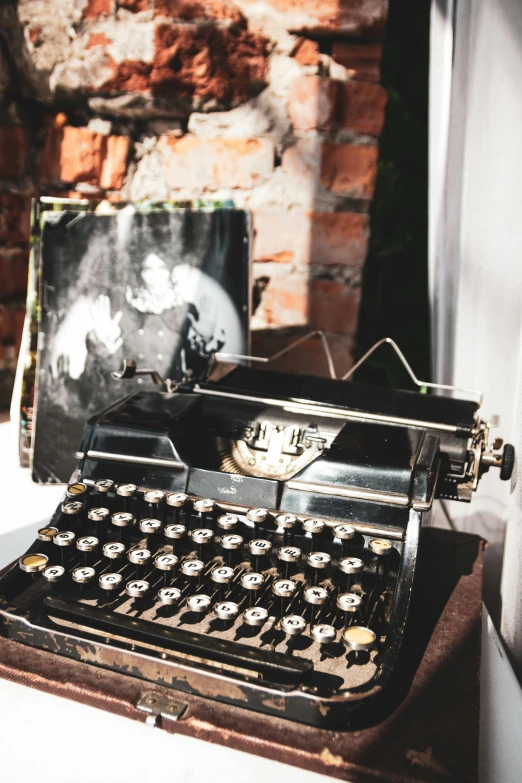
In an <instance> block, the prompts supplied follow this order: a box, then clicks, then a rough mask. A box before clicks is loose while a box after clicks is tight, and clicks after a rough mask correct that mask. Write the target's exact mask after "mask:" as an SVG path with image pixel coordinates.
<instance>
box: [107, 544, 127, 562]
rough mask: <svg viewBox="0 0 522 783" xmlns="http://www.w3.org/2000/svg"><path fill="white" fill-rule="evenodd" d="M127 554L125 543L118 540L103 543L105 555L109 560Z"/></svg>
mask: <svg viewBox="0 0 522 783" xmlns="http://www.w3.org/2000/svg"><path fill="white" fill-rule="evenodd" d="M124 554H125V544H122V543H120V542H118V541H110V542H109V543H108V544H104V545H103V555H104V557H106V558H108V559H109V560H119V559H120V558H122V557H123V555H124Z"/></svg>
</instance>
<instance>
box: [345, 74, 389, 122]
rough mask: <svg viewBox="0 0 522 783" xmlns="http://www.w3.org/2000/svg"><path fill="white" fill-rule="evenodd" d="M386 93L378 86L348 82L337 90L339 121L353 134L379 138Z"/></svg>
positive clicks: (369, 83) (386, 98) (386, 97)
mask: <svg viewBox="0 0 522 783" xmlns="http://www.w3.org/2000/svg"><path fill="white" fill-rule="evenodd" d="M387 100H388V93H387V92H386V90H385V89H384V87H381V86H380V84H372V83H371V82H358V81H349V82H345V83H344V84H343V85H341V86H340V89H339V120H340V123H341V125H342V126H343V127H344V128H348V129H349V130H351V131H354V132H355V133H365V134H368V135H369V136H380V134H381V131H382V126H383V124H384V111H385V109H386V102H387Z"/></svg>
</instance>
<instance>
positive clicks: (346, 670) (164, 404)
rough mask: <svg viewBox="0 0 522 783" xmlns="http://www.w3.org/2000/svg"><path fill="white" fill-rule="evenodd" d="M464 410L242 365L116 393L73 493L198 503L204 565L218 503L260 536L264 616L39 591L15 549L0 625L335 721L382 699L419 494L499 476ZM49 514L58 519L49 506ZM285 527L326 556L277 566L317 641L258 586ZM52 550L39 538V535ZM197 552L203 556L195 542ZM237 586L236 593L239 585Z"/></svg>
mask: <svg viewBox="0 0 522 783" xmlns="http://www.w3.org/2000/svg"><path fill="white" fill-rule="evenodd" d="M478 407H479V406H478V404H477V403H475V402H471V401H466V400H457V399H450V398H444V397H438V396H428V395H422V394H416V393H413V392H403V391H391V390H388V389H381V388H378V387H372V386H366V385H362V384H357V383H345V382H342V381H338V380H330V379H323V378H316V377H308V376H294V375H287V374H284V373H277V372H268V371H263V370H256V369H252V368H250V367H243V366H236V367H233V368H231V369H229V370H228V371H226V372H224V373H221V375H220V377H218V376H216V379H215V380H214V379H213V377H212V376H210V378H209V379H207V380H205V381H201V380H200V381H199V382H191V381H187V382H183V383H181V384H178V385H176V386H175V387H174V388H172V389H171V390H169V391H143V392H140V393H137V394H133V395H130V396H127V397H124V398H122V399H121V400H119V401H118V402H116V403H115V404H114V405H111V406H110V407H109V408H107V409H106V410H104V411H103V412H102V413H101V414H100V415H98V416H96V417H94V418H92V419H91V420H90V421H89V422H88V423H87V425H86V427H85V432H84V437H83V442H82V445H81V448H80V451H79V452H78V454H77V458H78V467H77V470H76V472H75V475H74V481H75V482H76V483H83V485H84V486H85V487H87V495H88V497H87V499H86V501H85V502H86V504H87V506H86V507H87V508H89V507H92V506H93V505H100V499H99V497H98V496H97V495H96V483H95V482H97V481H100V480H108V481H109V482H112V483H113V487H114V488H116V487H117V486H118V485H121V484H123V483H129V482H132V484H133V485H135V486H136V487H137V491H136V492H135V493H134V495H133V498H132V501H129V502H131V503H132V513H133V515H134V517H135V518H136V519H138V520H139V519H140V518H143V517H144V516H151V514H150V513H149V511H148V509H147V504H146V502H145V492H146V491H147V490H158V491H160V492H163V493H185V494H186V495H187V496H188V497H189V503H188V506H187V507H186V509H185V511H184V516H183V520H184V522H185V524H186V527H187V529H188V530H189V531H190V529H194V528H195V527H198V526H201V525H202V522H201V512H200V513H199V516H198V513H196V512H195V510H194V501H195V500H197V499H205V498H208V499H211V500H212V501H213V502H214V503H215V506H216V509H217V511H216V512H215V514H214V517H213V519H212V521H208V520H207V522H208V526H209V527H211V526H213V527H214V530H215V531H216V533H215V536H216V537H215V542H214V543H215V548H214V549H213V550H212V552H211V554H210V555H209V556H208V560H207V563H206V564H205V565H207V564H208V563H209V562H211V563H213V564H214V565H219V564H220V563H225V562H227V561H226V559H224V558H223V556H222V555H223V554H224V553H223V552H222V551H221V550H219V547H218V544H219V541H220V536H221V538H222V537H223V531H221V533H220V532H219V531H218V530H217V528H216V527H215V517H216V514H227V513H228V514H231V515H235V516H237V518H238V519H239V520H240V522H239V525H240V527H239V528H238V530H240V532H241V533H242V535H243V536H244V538H245V543H246V540H247V538H248V535H249V534H251V538H256V537H257V538H258V537H260V536H261V537H262V538H264V539H268V540H269V541H270V542H271V544H272V547H273V549H272V554H271V557H270V558H269V559H268V560H267V561H266V562H265V563H264V567H261V566H260V565H259V562H257V563H255V566H256V567H255V568H254V569H253V570H254V571H259V572H262V573H263V575H264V578H265V580H266V590H265V592H263V593H261V597H260V598H259V599H258V598H257V596H256V597H255V600H254V601H253V605H254V606H257V605H263V601H264V602H265V604H266V605H267V606H268V612H269V615H270V618H269V621H268V622H267V623H266V625H265V626H264V627H263V628H261V629H254V630H253V631H252V630H251V629H250V631H248V629H247V631H248V632H245V629H243V630H242V627H240V624H239V619H238V620H237V621H236V622H235V623H233V624H232V625H230V623H229V624H226V623H223V622H221V621H218V620H217V619H216V618H215V616H212V615H211V613H209V614H205V615H204V616H203V619H200V617H199V615H193V613H190V614H191V615H193V616H191V617H190V618H189V619H188V620H187V619H186V620H183V619H182V618H181V617H180V616H181V615H182V614H183V611H181V612H177V610H176V612H174V611H170V610H166V608H165V607H159V608H158V606H157V603H154V601H152V600H150V601H146V602H141V603H140V605H139V607H136V600H137V599H136V600H135V601H134V602H133V601H132V600H130V599H128V598H124V599H122V600H121V601H120V604H119V606H117V607H115V605H114V602H113V603H111V602H110V601H108V600H107V599H106V598H103V597H102V596H101V593H100V591H99V589H98V588H97V587H96V588H93V590H83V589H82V588H80V586H79V585H77V584H75V585H68V586H63V585H61V586H60V587H59V589H56V588H54V589H53V588H52V586H51V585H50V584H49V583H47V582H45V581H44V580H43V579H41V578H39V579H36V578H34V577H33V576H32V575H31V574H29V573H26V572H24V571H23V570H21V569H20V567H19V564H18V563H17V564H14V565H13V566H12V567H11V568H10V569H9V570H8V571H7V572H5V573H4V575H3V577H2V578H1V579H0V633H1V634H2V635H4V636H5V637H8V638H10V639H13V640H17V641H18V642H20V643H21V644H24V645H30V646H33V647H37V648H41V649H44V650H47V651H50V652H53V653H55V654H56V655H57V656H60V655H61V656H66V657H68V658H72V659H75V660H80V661H84V662H85V663H86V664H89V665H93V666H100V667H103V668H108V669H111V670H114V671H118V672H122V673H126V674H128V675H130V676H133V677H138V678H141V679H143V680H146V681H150V682H154V683H157V684H160V685H164V686H167V687H172V688H173V689H175V690H177V691H186V692H190V693H193V694H197V695H198V696H204V697H207V698H209V699H213V700H218V701H223V702H226V703H229V704H233V705H236V706H239V707H245V708H248V709H252V710H255V711H259V712H263V713H269V714H273V715H277V716H278V717H285V718H288V719H291V720H294V721H298V722H303V723H307V724H311V725H316V726H323V727H341V726H342V727H344V728H346V727H349V726H350V725H351V724H352V723H353V722H355V721H356V717H357V714H358V713H359V712H361V711H362V709H363V708H364V709H365V711H367V708H368V705H370V704H371V702H372V701H373V700H374V699H377V698H379V697H380V696H381V695H382V693H383V690H384V689H385V687H386V685H387V684H388V682H389V680H390V678H391V677H392V675H393V671H394V667H395V664H396V660H397V656H398V655H399V652H400V648H401V640H402V637H403V634H404V628H405V623H406V620H407V614H408V606H409V603H410V596H411V591H412V587H413V582H414V575H415V565H416V558H417V548H418V543H419V534H420V528H421V525H422V522H423V518H424V517H425V516H426V515H428V514H429V513H430V510H431V508H432V504H433V502H434V500H435V499H436V498H439V497H440V498H451V499H456V500H462V501H469V500H471V496H472V492H473V490H474V489H475V488H476V486H477V483H478V481H479V479H480V476H481V475H482V474H483V473H484V472H485V471H487V470H488V469H489V468H490V467H491V466H496V467H499V468H500V471H501V478H504V479H506V478H509V475H510V473H511V469H512V458H513V454H512V450H511V447H505V450H504V453H503V454H500V453H499V452H498V448H497V446H498V444H497V443H495V444H494V445H495V448H493V447H490V446H489V444H488V437H489V426H488V424H487V423H485V422H483V421H482V420H481V419H480V417H479V412H478ZM117 500H118V498H117V497H116V495H115V494H114V491H111V492H109V493H108V494H107V496H106V501H105V502H106V503H107V505H108V506H109V507H110V508H111V510H114V509H115V508H117V509H120V508H121V506H115V503H116V501H117ZM119 500H121V498H119ZM86 507H84V509H83V510H82V512H81V515H80V516H81V519H80V520H79V521H78V520H76V522H75V524H78V525H79V531H78V534H79V532H82V533H83V534H86V535H91V536H92V535H94V534H95V533H96V532H98V529H97V528H95V526H94V523H90V522H86V521H85V519H86V514H85V512H86ZM255 508H264V509H268V511H269V515H268V517H267V519H266V520H265V521H264V522H263V524H262V525H261V526H260V527H258V526H257V525H256V524H255V523H254V524H252V523H251V521H249V520H248V518H247V512H248V511H249V510H252V509H255ZM283 512H284V513H285V514H287V515H289V516H294V517H296V519H297V521H298V524H297V525H296V527H295V528H294V529H293V530H292V531H291V533H290V536H291V538H290V539H288V537H287V534H285V532H284V531H283V530H282V529H280V528H279V527H278V524H277V521H276V517H277V516H278V515H280V514H283ZM172 513H173V511H172V509H171V508H169V507H168V506H164V507H163V510H162V512H161V514H162V515H163V517H164V518H163V522H164V524H167V522H169V521H172V519H171V516H170V515H171V514H172ZM158 516H159V512H158ZM69 519H70V518H69ZM177 519H178V521H179V516H178V517H177ZM309 519H315V520H322V521H324V523H325V527H324V529H323V530H322V531H321V534H320V540H319V542H318V541H317V540H315V541H314V537H313V536H314V534H313V533H310V532H305V531H304V529H303V527H302V523H303V521H304V520H309ZM49 525H50V526H54V527H55V528H57V529H58V530H64V529H71V528H72V524H71V523H70V522H69V521H68V519H67V518H64V513H63V510H62V507H59V508H58V509H57V511H56V512H55V515H54V516H53V518H52V519H51V520H50V523H49ZM339 525H348V526H351V527H353V528H354V529H355V535H354V537H353V538H352V539H351V540H350V541H349V542H348V555H349V556H353V557H354V558H359V559H361V560H363V562H364V568H363V570H362V572H361V574H360V575H359V576H357V577H351V580H350V584H351V586H350V585H349V589H350V590H354V591H355V592H356V593H357V592H358V594H360V595H361V596H362V598H364V600H365V609H364V622H362V623H360V625H361V626H363V627H364V628H366V627H371V628H373V629H374V631H375V635H376V644H375V647H374V649H373V650H372V651H371V652H364V650H363V651H362V652H361V651H359V652H356V651H354V649H353V647H352V651H351V652H348V653H347V649H345V648H344V647H343V646H342V645H341V643H340V641H339V638H342V636H343V633H344V628H345V627H352V626H353V625H354V624H353V623H351V624H350V623H347V621H346V618H343V616H342V615H343V612H342V611H340V609H339V608H338V607H337V605H336V603H335V596H336V595H338V594H339V593H342V592H343V590H344V589H345V588H344V587H343V585H344V584H345V583H344V581H343V580H345V577H346V575H345V573H344V572H340V570H339V563H340V560H341V557H342V556H344V555H346V551H345V546H344V544H342V542H341V541H340V540H338V539H337V538H335V535H334V534H333V532H332V531H333V529H334V528H335V527H336V526H339ZM131 535H132V542H133V543H134V544H137V545H138V546H143V537H142V535H141V533H136V532H135V531H134V530H133V531H132V532H131ZM107 540H110V538H108V539H107ZM376 540H377V541H384V542H385V543H386V542H387V543H386V545H387V546H388V547H389V551H388V552H387V554H386V558H384V557H379V556H378V555H375V553H374V550H373V549H371V550H370V549H369V547H370V543H371V542H374V541H376ZM289 541H290V544H291V546H293V547H297V548H298V549H299V550H301V551H302V552H303V558H304V559H305V560H306V555H307V553H309V552H311V551H319V552H322V553H326V554H327V555H329V557H330V558H331V561H329V569H328V571H326V570H325V572H324V576H323V572H322V571H321V572H320V573H319V574H318V573H317V571H315V570H313V571H312V570H311V569H310V568H309V567H308V566H303V567H302V568H301V570H300V572H299V573H298V574H297V575H296V574H295V571H296V568H295V567H294V568H293V571H290V572H288V569H287V573H286V577H287V578H288V577H290V578H295V580H296V582H297V584H298V594H299V596H301V597H300V598H299V596H298V597H297V598H296V599H293V600H294V601H295V603H294V605H293V610H292V611H294V613H297V614H301V615H303V616H304V617H305V620H306V622H307V629H309V628H311V626H312V622H313V618H314V617H315V618H316V621H317V622H321V623H323V624H327V625H329V626H331V627H335V628H336V629H337V637H336V640H335V641H334V642H332V644H331V645H329V644H326V643H325V644H319V643H317V642H316V641H312V640H311V639H310V636H309V633H304V634H302V635H301V636H299V637H295V639H294V638H293V637H287V636H285V634H283V635H282V636H283V638H281V633H282V632H281V627H280V625H281V620H280V616H281V615H282V614H283V610H281V612H280V613H279V615H278V602H277V601H276V600H275V599H274V597H273V594H272V593H271V592H270V591H269V589H268V588H269V584H270V583H271V582H273V581H274V580H275V579H276V578H277V577H280V576H281V575H282V571H281V566H282V563H281V561H280V560H278V559H277V553H278V552H279V550H280V549H281V547H283V546H284V545H285V544H288V542H289ZM42 546H43V545H42V541H41V540H37V541H35V543H34V544H33V545H32V547H30V549H29V550H28V553H26V556H27V554H29V555H31V554H34V555H37V554H39V553H40V552H42ZM190 547H192V548H193V549H194V548H195V547H194V545H193V544H188V545H186V546H185V550H183V552H182V551H181V550H178V554H179V555H180V561H181V559H182V555H183V556H184V557H185V558H187V557H188V558H190V557H192V556H194V553H193V552H192V553H191V552H190V551H189V550H190ZM164 549H165V547H164ZM167 549H168V547H167ZM196 549H197V548H196ZM245 549H246V547H245ZM51 550H53V547H52V544H50V545H47V551H48V552H49V551H51ZM165 551H166V550H165ZM216 553H217V554H216ZM54 554H55V551H53V556H54ZM199 555H200V557H201V559H203V556H202V555H201V548H200V550H199ZM75 557H79V555H78V554H77V553H76V554H75ZM22 559H23V558H21V560H22ZM78 562H81V560H78ZM125 567H127V566H125ZM234 567H235V568H237V569H239V571H238V573H244V572H247V571H248V570H249V569H252V562H251V559H250V561H249V560H248V558H247V556H246V555H244V553H243V552H241V553H239V554H238V555H237V556H236V561H235V564H234ZM101 570H103V569H101ZM297 570H299V569H297ZM301 572H302V573H301ZM130 573H131V572H129V574H128V575H130ZM208 574H209V570H208V569H207V570H206V571H205V574H204V576H203V582H204V584H203V588H202V589H201V591H200V592H202V593H207V592H209V589H208V579H209V577H208ZM283 576H284V574H283ZM205 580H206V581H205ZM310 584H315V585H317V586H323V589H324V590H325V591H327V592H328V594H329V603H328V605H327V609H326V610H325V609H324V607H323V608H321V609H320V610H318V609H317V608H315V607H314V606H313V605H312V606H307V605H305V604H303V599H302V595H303V591H304V589H305V586H306V585H310ZM354 585H355V586H354ZM234 589H236V594H237V584H236V587H234ZM196 592H197V591H196ZM236 594H234V595H236ZM221 597H223V596H221ZM225 598H226V594H225ZM242 598H245V596H243V597H242ZM220 600H221V599H220ZM299 601H301V603H299ZM250 602H251V603H252V599H250ZM315 612H318V614H315ZM321 612H323V615H322V616H321ZM356 627H358V625H356Z"/></svg>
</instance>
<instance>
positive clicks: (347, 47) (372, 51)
mask: <svg viewBox="0 0 522 783" xmlns="http://www.w3.org/2000/svg"><path fill="white" fill-rule="evenodd" d="M332 58H333V59H334V61H335V62H337V63H339V65H342V66H344V67H345V68H346V70H347V71H348V75H349V76H350V78H352V79H360V80H362V81H368V82H378V81H379V80H380V78H381V60H382V44H380V43H366V42H364V43H361V42H348V41H334V43H333V45H332Z"/></svg>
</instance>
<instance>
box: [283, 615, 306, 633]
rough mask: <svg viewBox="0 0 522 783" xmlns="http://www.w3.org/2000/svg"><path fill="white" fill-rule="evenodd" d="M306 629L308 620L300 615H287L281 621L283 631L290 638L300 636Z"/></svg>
mask: <svg viewBox="0 0 522 783" xmlns="http://www.w3.org/2000/svg"><path fill="white" fill-rule="evenodd" d="M305 628H306V620H305V619H304V617H301V616H300V615H298V614H287V615H286V617H283V619H282V620H281V629H282V630H283V631H284V632H285V633H286V634H287V635H288V636H299V634H302V633H303V631H304V630H305Z"/></svg>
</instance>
